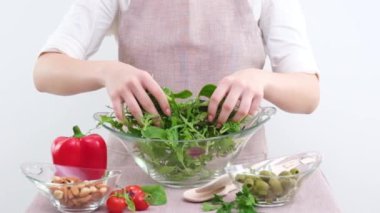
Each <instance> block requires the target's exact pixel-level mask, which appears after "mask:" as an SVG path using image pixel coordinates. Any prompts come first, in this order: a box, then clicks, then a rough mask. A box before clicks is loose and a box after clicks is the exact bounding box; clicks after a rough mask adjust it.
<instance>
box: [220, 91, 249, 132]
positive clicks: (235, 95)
mask: <svg viewBox="0 0 380 213" xmlns="http://www.w3.org/2000/svg"><path fill="white" fill-rule="evenodd" d="M242 91H243V90H242V89H241V88H240V87H234V88H232V89H231V91H230V92H229V93H228V95H227V97H226V100H225V101H224V103H223V106H222V109H221V111H220V113H219V116H218V121H217V123H218V125H219V126H220V125H221V124H223V123H225V122H226V121H227V120H228V117H229V116H230V114H231V112H232V110H234V108H235V106H236V104H237V102H238V100H239V98H240V96H241V94H242Z"/></svg>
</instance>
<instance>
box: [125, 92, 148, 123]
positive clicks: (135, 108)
mask: <svg viewBox="0 0 380 213" xmlns="http://www.w3.org/2000/svg"><path fill="white" fill-rule="evenodd" d="M122 98H123V100H124V103H125V105H127V107H128V110H129V112H130V113H131V114H132V115H133V117H135V118H136V120H137V121H138V122H141V119H142V116H143V114H142V111H141V108H140V106H139V103H138V102H137V100H136V98H135V96H134V95H133V94H132V93H130V92H128V91H127V92H124V93H122Z"/></svg>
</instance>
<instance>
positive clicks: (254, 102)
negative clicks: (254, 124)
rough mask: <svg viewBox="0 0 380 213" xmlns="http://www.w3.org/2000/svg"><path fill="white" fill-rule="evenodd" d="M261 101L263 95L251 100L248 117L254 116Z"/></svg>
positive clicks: (257, 95)
mask: <svg viewBox="0 0 380 213" xmlns="http://www.w3.org/2000/svg"><path fill="white" fill-rule="evenodd" d="M262 99H263V95H261V94H256V95H255V97H254V98H253V100H252V104H251V108H250V110H249V114H250V115H254V114H255V113H256V112H257V110H258V109H259V106H260V103H261V100H262Z"/></svg>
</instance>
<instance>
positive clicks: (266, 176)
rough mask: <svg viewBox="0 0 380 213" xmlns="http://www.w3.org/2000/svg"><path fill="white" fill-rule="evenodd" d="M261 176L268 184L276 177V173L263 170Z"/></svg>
mask: <svg viewBox="0 0 380 213" xmlns="http://www.w3.org/2000/svg"><path fill="white" fill-rule="evenodd" d="M259 175H260V176H262V177H261V179H262V180H264V181H265V182H268V181H269V178H270V177H272V176H274V173H273V172H271V171H268V170H262V171H260V173H259Z"/></svg>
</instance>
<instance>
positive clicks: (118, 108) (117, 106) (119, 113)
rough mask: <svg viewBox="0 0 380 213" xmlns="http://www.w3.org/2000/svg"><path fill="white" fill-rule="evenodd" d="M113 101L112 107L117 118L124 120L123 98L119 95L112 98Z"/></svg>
mask: <svg viewBox="0 0 380 213" xmlns="http://www.w3.org/2000/svg"><path fill="white" fill-rule="evenodd" d="M111 101H112V108H113V111H114V112H115V115H116V118H117V119H119V120H120V121H121V120H123V110H122V108H123V104H122V101H121V98H120V97H119V96H115V97H112V98H111Z"/></svg>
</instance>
